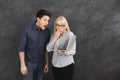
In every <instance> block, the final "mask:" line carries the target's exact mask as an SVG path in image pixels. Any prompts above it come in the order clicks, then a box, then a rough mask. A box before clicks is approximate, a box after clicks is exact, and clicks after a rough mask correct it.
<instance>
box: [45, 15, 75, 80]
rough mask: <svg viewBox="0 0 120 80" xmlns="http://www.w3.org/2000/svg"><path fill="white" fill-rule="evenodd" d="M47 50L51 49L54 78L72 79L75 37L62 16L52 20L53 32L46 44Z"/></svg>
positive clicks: (60, 79) (57, 79)
mask: <svg viewBox="0 0 120 80" xmlns="http://www.w3.org/2000/svg"><path fill="white" fill-rule="evenodd" d="M47 51H48V52H51V51H53V57H52V70H53V76H54V79H55V80H72V78H73V73H74V59H73V55H74V54H75V53H76V37H75V35H74V34H73V33H72V32H71V31H70V28H69V25H68V22H67V20H66V18H65V17H63V16H59V17H58V18H57V19H56V20H55V22H54V33H53V35H52V37H51V40H50V42H49V43H48V45H47Z"/></svg>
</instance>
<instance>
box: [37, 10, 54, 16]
mask: <svg viewBox="0 0 120 80" xmlns="http://www.w3.org/2000/svg"><path fill="white" fill-rule="evenodd" d="M44 15H47V16H49V17H51V16H52V15H51V13H50V12H48V11H47V10H45V9H41V10H39V11H38V12H37V14H36V18H37V17H39V18H42V17H43V16H44Z"/></svg>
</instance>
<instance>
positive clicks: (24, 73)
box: [20, 65, 28, 75]
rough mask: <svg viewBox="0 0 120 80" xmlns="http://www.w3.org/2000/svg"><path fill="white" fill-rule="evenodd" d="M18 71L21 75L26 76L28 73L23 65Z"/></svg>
mask: <svg viewBox="0 0 120 80" xmlns="http://www.w3.org/2000/svg"><path fill="white" fill-rule="evenodd" d="M20 71H21V73H22V74H23V75H26V74H27V73H28V70H27V67H26V66H25V65H24V66H21V68H20Z"/></svg>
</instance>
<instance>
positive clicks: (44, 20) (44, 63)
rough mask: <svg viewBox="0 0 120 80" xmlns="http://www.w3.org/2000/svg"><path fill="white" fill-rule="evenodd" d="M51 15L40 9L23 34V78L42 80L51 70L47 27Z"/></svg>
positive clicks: (21, 41) (21, 55)
mask: <svg viewBox="0 0 120 80" xmlns="http://www.w3.org/2000/svg"><path fill="white" fill-rule="evenodd" d="M50 17H51V14H50V13H49V12H48V11H47V10H44V9H42V10H39V11H38V12H37V14H36V21H35V22H34V23H33V24H32V25H30V26H28V27H26V28H25V29H24V31H23V33H22V35H21V38H20V44H19V48H18V51H19V57H20V65H21V67H20V71H21V73H22V74H23V75H24V77H23V80H42V78H43V74H44V73H47V72H48V70H49V68H48V53H47V51H46V45H47V43H48V42H49V39H50V31H49V29H48V28H46V27H47V25H48V22H49V19H50Z"/></svg>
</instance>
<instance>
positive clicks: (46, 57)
mask: <svg viewBox="0 0 120 80" xmlns="http://www.w3.org/2000/svg"><path fill="white" fill-rule="evenodd" d="M45 60H46V65H48V64H49V62H48V52H47V51H46V52H45Z"/></svg>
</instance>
